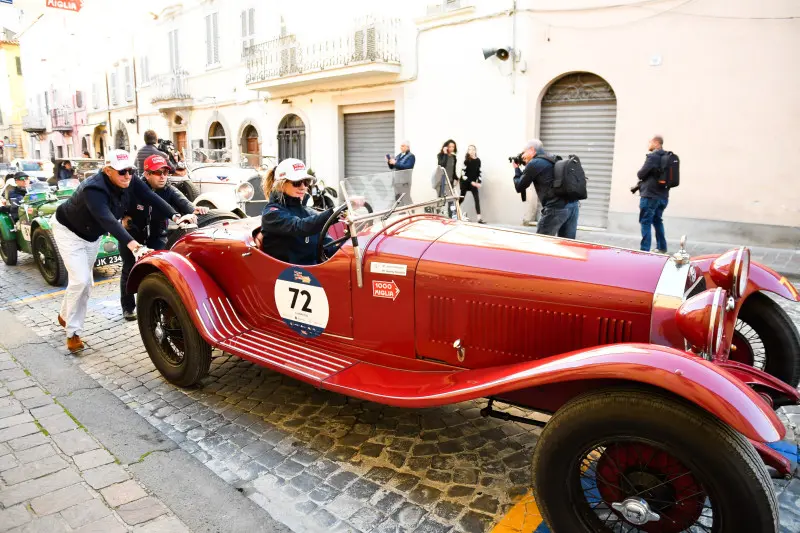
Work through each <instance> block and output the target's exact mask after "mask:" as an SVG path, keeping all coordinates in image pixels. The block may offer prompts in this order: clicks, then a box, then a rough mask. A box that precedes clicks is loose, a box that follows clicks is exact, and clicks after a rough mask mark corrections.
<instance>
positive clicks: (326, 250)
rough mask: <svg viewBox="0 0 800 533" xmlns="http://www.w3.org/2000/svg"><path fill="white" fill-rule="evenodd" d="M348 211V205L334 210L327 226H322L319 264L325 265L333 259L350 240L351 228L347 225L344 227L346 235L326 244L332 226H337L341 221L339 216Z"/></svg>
mask: <svg viewBox="0 0 800 533" xmlns="http://www.w3.org/2000/svg"><path fill="white" fill-rule="evenodd" d="M346 210H347V203H343V204H342V205H340V206H339V207H337V208H336V209H334V210H333V213H331V216H330V217H328V220H326V221H325V225H324V226H322V231H320V232H319V239H318V242H317V262H318V263H324V262H325V261H327V260H328V259H330V258H331V257H333V254H335V253H336V252H338V251H339V249H340V248H341V247H342V245H344V243H345V242H346V241H347V240H348V239H349V238H350V228H349V227H348V226H346V225H345V227H344V235H343V236H341V237H339V238H338V239H336V240H334V241H331V242H325V237H327V236H328V230H329V229H331V226H333V225H334V224H336V223H337V222H338V221H339V216H341V214H342V213H343V212H344V211H346Z"/></svg>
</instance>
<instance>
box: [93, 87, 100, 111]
mask: <svg viewBox="0 0 800 533" xmlns="http://www.w3.org/2000/svg"><path fill="white" fill-rule="evenodd" d="M92 107H94V108H95V109H97V108H98V107H100V98H99V95H98V92H97V83H93V84H92Z"/></svg>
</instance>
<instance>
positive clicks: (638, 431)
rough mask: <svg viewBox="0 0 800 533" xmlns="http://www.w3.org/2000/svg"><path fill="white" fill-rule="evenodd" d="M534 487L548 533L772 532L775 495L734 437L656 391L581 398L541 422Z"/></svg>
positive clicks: (747, 447) (747, 448)
mask: <svg viewBox="0 0 800 533" xmlns="http://www.w3.org/2000/svg"><path fill="white" fill-rule="evenodd" d="M533 486H534V487H533V488H534V493H535V496H536V502H537V504H538V506H539V509H540V511H541V512H542V516H543V517H544V518H545V520H546V521H547V523H548V525H549V526H550V528H551V529H552V530H553V531H554V532H558V533H560V532H569V533H579V532H586V533H588V532H591V533H599V532H648V533H678V532H681V531H698V532H700V531H704V532H714V533H728V532H736V531H758V532H761V533H774V532H775V531H777V529H778V512H777V500H776V497H775V492H774V490H773V488H772V482H771V480H770V477H769V475H768V474H767V471H766V468H765V467H764V464H763V462H762V461H761V459H760V458H759V456H758V454H757V453H756V451H755V449H754V448H753V446H752V445H751V444H750V443H749V442H748V441H747V439H746V438H745V437H744V436H742V435H741V434H740V433H738V432H736V431H734V430H733V429H731V428H730V427H729V426H727V425H725V424H724V423H722V422H721V421H719V420H718V419H717V418H715V417H713V416H711V415H709V414H708V413H706V412H705V411H702V410H701V409H699V408H698V407H696V406H693V405H690V404H688V403H686V402H684V401H682V400H680V399H677V398H674V397H672V396H670V395H669V394H667V393H663V392H660V391H649V390H638V389H633V388H631V389H619V388H617V389H605V390H601V391H594V392H591V393H588V394H584V395H581V396H579V397H577V398H575V399H573V400H571V401H569V402H568V403H567V404H566V405H565V406H564V407H562V408H561V409H560V410H559V411H558V412H556V414H555V415H554V416H553V418H552V419H551V420H550V422H549V423H548V424H547V426H545V428H544V431H543V432H542V435H541V438H540V439H539V442H538V443H537V446H536V451H535V452H534V457H533Z"/></svg>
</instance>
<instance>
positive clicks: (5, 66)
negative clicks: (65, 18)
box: [0, 29, 27, 163]
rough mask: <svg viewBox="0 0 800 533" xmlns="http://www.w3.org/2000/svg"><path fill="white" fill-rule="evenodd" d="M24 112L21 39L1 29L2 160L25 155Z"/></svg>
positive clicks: (0, 111)
mask: <svg viewBox="0 0 800 533" xmlns="http://www.w3.org/2000/svg"><path fill="white" fill-rule="evenodd" d="M24 114H25V87H24V86H23V84H22V64H21V62H20V55H19V42H17V41H16V39H14V35H13V34H12V33H11V32H10V31H8V30H5V29H0V140H2V141H3V146H2V147H0V162H3V163H7V162H9V161H11V160H12V159H14V158H16V157H25V156H26V155H27V154H25V152H24V149H23V142H22V116H23V115H24Z"/></svg>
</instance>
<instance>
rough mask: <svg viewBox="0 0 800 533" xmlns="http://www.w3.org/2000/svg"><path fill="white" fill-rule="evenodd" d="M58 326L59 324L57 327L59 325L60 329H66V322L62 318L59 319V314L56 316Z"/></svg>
mask: <svg viewBox="0 0 800 533" xmlns="http://www.w3.org/2000/svg"><path fill="white" fill-rule="evenodd" d="M58 324H59V325H60V326H61V327H62V328H65V327H67V322H66V320H64V319H63V318H61V314H59V315H58Z"/></svg>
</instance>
